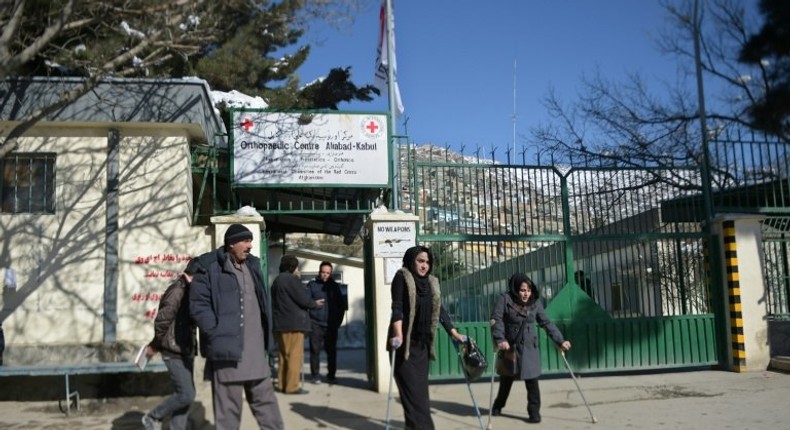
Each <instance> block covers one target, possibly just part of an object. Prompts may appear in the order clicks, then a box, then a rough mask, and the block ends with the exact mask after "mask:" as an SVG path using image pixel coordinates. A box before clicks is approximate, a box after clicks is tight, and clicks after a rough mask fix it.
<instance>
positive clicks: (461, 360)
mask: <svg viewBox="0 0 790 430" xmlns="http://www.w3.org/2000/svg"><path fill="white" fill-rule="evenodd" d="M467 339H468V338H467ZM455 349H456V351H457V352H458V361H459V362H460V364H461V371H462V372H463V373H464V380H465V381H466V388H467V389H469V397H471V398H472V405H474V407H475V413H476V414H477V421H478V422H479V423H480V430H485V427H483V417H482V416H481V415H480V408H478V407H477V401H476V400H475V394H474V393H473V392H472V384H471V383H470V382H469V375H467V374H466V369H465V368H464V359H463V357H462V356H461V354H462V352H461V350H460V349H458V345H457V344H456V345H455Z"/></svg>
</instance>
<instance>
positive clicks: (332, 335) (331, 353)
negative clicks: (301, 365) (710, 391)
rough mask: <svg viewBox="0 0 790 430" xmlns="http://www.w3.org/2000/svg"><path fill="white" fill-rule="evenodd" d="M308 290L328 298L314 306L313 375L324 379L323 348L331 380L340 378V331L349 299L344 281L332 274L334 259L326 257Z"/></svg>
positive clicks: (312, 312) (311, 311)
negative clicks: (338, 345)
mask: <svg viewBox="0 0 790 430" xmlns="http://www.w3.org/2000/svg"><path fill="white" fill-rule="evenodd" d="M307 291H308V292H309V293H310V297H312V298H313V300H319V299H324V300H326V303H325V304H324V306H322V307H320V308H316V309H311V310H310V323H311V326H312V331H310V337H309V339H310V375H311V377H312V382H313V383H314V384H318V383H320V382H321V379H320V377H319V368H320V364H321V350H322V349H324V350H325V351H326V364H327V375H326V380H327V382H329V383H330V384H334V383H335V382H336V378H335V373H336V372H337V333H338V330H339V329H340V325H341V324H342V323H343V318H344V316H345V313H346V311H347V310H348V299H347V298H346V295H345V294H343V292H342V291H341V289H340V284H338V283H337V282H335V279H334V278H333V277H332V263H330V262H328V261H322V262H321V265H320V266H319V269H318V276H316V278H315V279H314V280H312V281H310V283H308V284H307Z"/></svg>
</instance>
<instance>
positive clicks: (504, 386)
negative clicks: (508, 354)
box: [493, 376, 540, 417]
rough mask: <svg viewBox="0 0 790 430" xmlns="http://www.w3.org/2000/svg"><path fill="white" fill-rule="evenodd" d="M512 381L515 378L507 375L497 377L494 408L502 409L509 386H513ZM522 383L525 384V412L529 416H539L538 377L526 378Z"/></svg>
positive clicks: (508, 392)
mask: <svg viewBox="0 0 790 430" xmlns="http://www.w3.org/2000/svg"><path fill="white" fill-rule="evenodd" d="M513 381H515V378H509V377H507V376H501V377H500V378H499V391H498V392H497V395H496V400H494V406H493V408H494V409H502V408H504V407H505V403H507V396H509V395H510V388H511V387H512V386H513ZM524 384H525V385H526V386H527V413H528V414H529V416H531V417H539V416H540V385H539V384H538V378H535V379H527V380H525V381H524Z"/></svg>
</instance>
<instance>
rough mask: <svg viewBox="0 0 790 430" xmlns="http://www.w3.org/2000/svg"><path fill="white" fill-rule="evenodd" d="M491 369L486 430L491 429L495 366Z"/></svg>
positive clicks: (495, 347) (495, 352)
mask: <svg viewBox="0 0 790 430" xmlns="http://www.w3.org/2000/svg"><path fill="white" fill-rule="evenodd" d="M498 349H499V348H497V346H496V345H494V360H495V361H496V354H497V350H498ZM492 367H493V369H491V388H490V389H489V391H488V425H487V426H486V430H491V429H493V427H492V426H491V410H492V409H493V408H494V376H496V366H492Z"/></svg>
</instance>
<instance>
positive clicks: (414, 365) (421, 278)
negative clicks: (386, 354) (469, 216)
mask: <svg viewBox="0 0 790 430" xmlns="http://www.w3.org/2000/svg"><path fill="white" fill-rule="evenodd" d="M432 265H433V257H432V256H431V251H430V250H429V249H428V248H427V247H424V246H413V247H411V248H409V249H408V250H406V253H405V254H404V256H403V267H402V268H401V269H400V270H398V272H397V273H396V274H395V277H394V278H393V279H392V319H391V324H390V333H389V336H388V338H389V341H388V348H396V349H397V351H396V353H395V364H394V367H395V369H394V370H395V382H396V383H397V384H398V391H400V398H401V404H402V405H403V415H404V418H405V420H406V429H413V430H433V429H434V426H433V420H432V419H431V407H430V406H431V405H430V398H429V396H428V364H429V360H433V359H434V358H435V356H434V350H433V349H434V345H433V340H434V335H435V333H436V329H437V328H438V324H441V325H442V327H444V330H445V331H446V332H447V334H448V335H450V336H451V337H452V338H453V339H455V341H456V342H459V343H460V342H464V341H465V340H466V336H464V335H462V334H460V333H458V330H456V328H455V327H454V326H453V323H452V321H451V320H450V317H449V316H448V315H447V312H445V310H444V308H443V307H442V305H441V301H440V292H439V280H438V279H436V277H435V276H432V275H431V266H432Z"/></svg>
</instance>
